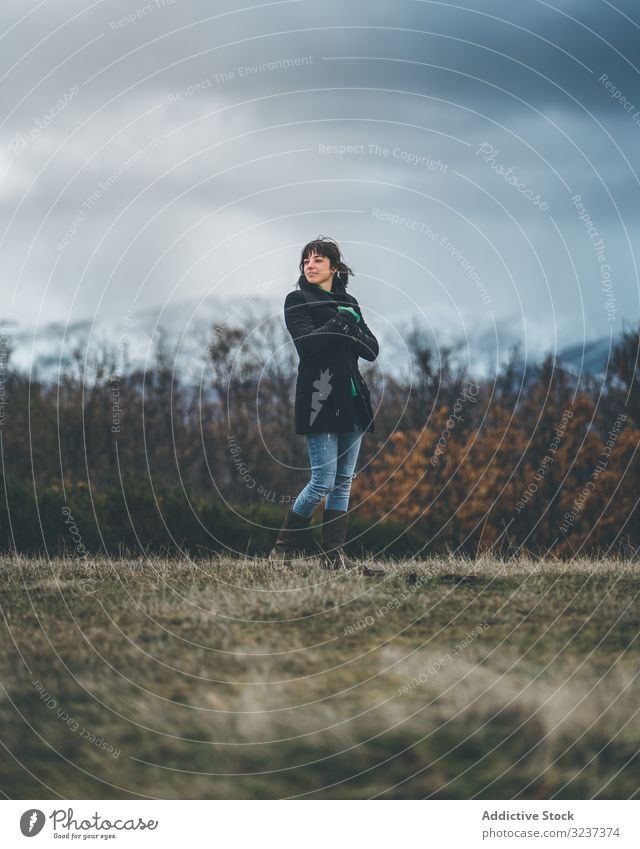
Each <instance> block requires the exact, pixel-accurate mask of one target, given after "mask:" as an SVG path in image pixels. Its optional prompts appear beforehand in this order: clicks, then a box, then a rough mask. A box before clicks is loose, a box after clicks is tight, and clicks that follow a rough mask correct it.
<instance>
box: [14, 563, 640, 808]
mask: <svg viewBox="0 0 640 849" xmlns="http://www.w3.org/2000/svg"><path fill="white" fill-rule="evenodd" d="M386 570H387V572H386V575H385V577H384V578H375V579H371V578H365V577H362V576H360V575H354V574H335V573H329V572H325V571H323V570H322V569H320V568H319V567H318V566H317V564H314V563H307V564H305V563H304V562H302V561H300V562H299V563H296V564H292V565H290V566H284V567H283V566H281V567H273V566H271V565H268V564H267V563H266V561H264V560H250V559H246V560H232V559H228V558H227V559H225V558H219V559H213V560H211V559H210V560H203V561H199V562H193V563H192V562H178V561H169V560H166V559H164V560H163V559H153V558H151V559H147V560H122V561H108V560H101V559H85V560H73V559H67V560H57V561H53V562H47V561H45V560H36V559H27V558H15V557H13V558H11V557H5V558H4V559H2V560H0V581H1V587H2V609H3V613H4V620H3V625H2V629H3V632H2V638H1V642H0V644H1V645H2V647H3V650H2V655H1V660H0V675H1V677H2V683H3V688H4V690H3V691H2V698H1V699H0V729H1V731H0V734H1V739H2V742H3V744H4V746H5V747H6V750H7V751H6V752H5V755H4V756H3V757H2V759H1V764H2V765H1V767H0V789H1V790H2V792H3V793H4V794H5V796H7V797H9V798H79V799H83V798H285V797H305V798H370V797H382V798H423V797H426V798H473V797H476V798H491V799H496V798H501V799H511V798H522V799H524V798H529V799H530V798H552V797H553V798H593V797H598V798H630V797H631V796H632V795H633V794H634V793H635V792H636V791H637V776H638V767H639V754H638V751H639V741H640V717H639V716H638V698H637V693H638V683H637V675H638V650H637V636H638V630H639V625H640V616H639V604H638V591H639V590H640V565H639V564H638V562H637V561H635V562H633V561H623V560H617V561H616V560H604V561H593V560H587V559H584V560H575V561H572V562H564V563H562V562H555V561H552V560H548V561H534V560H520V561H516V562H513V561H506V560H505V561H500V560H490V559H479V560H477V561H465V560H463V559H460V558H459V557H457V558H454V557H450V558H447V557H440V558H435V559H431V560H424V561H420V562H416V561H406V562H397V563H387V564H386ZM8 753H9V754H8Z"/></svg>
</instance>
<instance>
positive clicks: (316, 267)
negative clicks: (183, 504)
mask: <svg viewBox="0 0 640 849" xmlns="http://www.w3.org/2000/svg"><path fill="white" fill-rule="evenodd" d="M300 272H301V274H300V278H299V280H298V283H297V288H296V289H295V290H294V291H293V292H289V294H288V295H287V297H286V298H285V302H284V316H285V323H286V325H287V329H288V331H289V333H290V334H291V337H292V339H293V342H294V344H295V346H296V350H297V352H298V356H299V357H300V363H299V365H298V378H297V381H296V400H295V432H296V433H297V434H305V435H306V437H307V443H308V450H309V461H310V464H311V480H310V481H309V483H308V484H307V485H306V486H305V488H304V489H303V490H302V492H301V493H300V494H299V495H298V497H297V498H296V500H295V502H294V504H293V506H292V507H291V508H290V509H289V511H288V513H287V516H286V519H285V522H284V525H283V527H282V530H281V531H280V533H279V534H278V538H277V540H276V542H275V545H274V547H273V550H272V551H271V553H270V555H269V560H271V561H276V560H278V561H282V560H289V559H291V558H292V557H294V556H295V555H296V554H297V553H301V552H304V550H305V548H306V546H307V544H308V541H309V534H310V527H309V525H310V522H311V516H312V514H313V511H314V510H315V508H316V507H317V505H318V504H319V503H320V501H322V499H323V498H324V499H325V506H324V511H323V516H322V550H323V561H324V565H325V566H327V567H328V568H338V569H339V568H347V567H351V566H353V565H354V564H352V563H351V562H350V561H349V560H348V559H347V558H346V556H345V554H344V551H343V549H342V546H343V543H344V540H345V537H346V532H347V525H348V521H349V514H348V507H349V495H350V492H351V481H352V478H353V470H354V468H355V465H356V461H357V459H358V453H359V451H360V443H361V441H362V436H363V434H364V433H365V432H369V433H373V430H374V427H373V418H374V417H373V411H372V409H371V402H370V396H369V389H368V387H367V385H366V383H365V381H364V379H363V377H362V375H361V374H360V372H359V370H358V357H363V358H364V359H366V360H369V362H373V361H374V360H375V359H376V357H377V356H378V341H377V339H376V337H375V336H374V335H373V333H372V332H371V330H370V329H369V328H368V327H367V324H366V323H365V320H364V318H363V316H362V310H361V309H360V306H359V304H358V302H357V300H356V299H355V298H354V297H353V296H351V295H348V294H347V291H346V289H347V285H348V278H349V275H351V274H353V272H352V270H351V269H350V268H349V266H348V265H346V264H345V263H344V261H343V260H342V256H341V253H340V248H339V247H338V245H337V244H336V243H335V242H334V241H332V240H331V239H325V238H324V237H322V236H319V237H318V239H316V240H314V241H312V242H309V243H308V244H307V245H305V246H304V248H303V250H302V256H301V259H300ZM365 572H366V573H370V570H367V569H365Z"/></svg>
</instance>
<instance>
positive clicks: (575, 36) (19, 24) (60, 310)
mask: <svg viewBox="0 0 640 849" xmlns="http://www.w3.org/2000/svg"><path fill="white" fill-rule="evenodd" d="M240 6H241V4H238V3H235V4H233V3H231V2H218V0H212V1H211V2H205V0H173V2H170V0H152V1H151V2H150V3H146V4H145V3H137V2H136V0H133V2H129V0H109V2H107V0H97V1H96V2H80V0H48V2H47V0H43V2H39V3H36V2H32V0H3V3H2V7H1V11H0V28H1V37H0V77H1V81H0V98H1V109H0V114H1V116H2V118H1V123H2V136H1V140H2V144H1V145H0V175H1V182H0V202H1V204H2V215H1V218H0V224H1V226H0V233H1V236H0V268H1V269H2V295H3V298H2V309H3V315H2V316H1V317H3V318H4V319H5V320H6V319H9V320H11V321H14V322H17V323H18V325H23V324H30V325H38V326H42V325H44V324H46V323H48V322H51V321H58V322H62V323H67V322H75V321H78V320H89V321H93V320H96V321H97V322H103V321H109V322H116V324H117V322H119V321H121V320H125V321H126V316H127V315H131V314H133V315H134V325H133V326H134V327H135V314H141V313H142V312H143V311H144V310H147V309H149V308H157V309H158V310H159V311H160V313H161V314H164V315H166V316H171V315H172V311H177V309H178V306H179V305H181V304H182V305H184V302H189V301H191V300H193V304H194V307H193V314H194V315H197V314H198V311H199V310H206V309H207V308H208V307H209V308H210V306H211V303H212V302H218V301H219V300H221V299H227V298H230V299H234V298H243V297H244V296H246V295H251V294H252V293H253V294H255V295H256V296H257V295H263V296H265V297H267V298H268V299H269V303H270V304H272V308H273V314H274V316H277V317H278V318H279V319H281V315H282V302H283V299H284V296H285V295H286V293H287V291H289V289H290V288H291V287H292V286H293V285H294V284H295V281H296V279H297V275H298V272H297V264H298V261H299V252H300V248H301V247H302V245H303V244H304V243H305V242H307V241H308V240H309V239H311V238H313V237H315V236H316V235H318V234H320V233H323V234H326V235H330V236H333V237H334V238H336V239H337V240H338V241H339V242H340V244H341V245H342V247H343V250H344V253H345V256H346V259H347V261H348V262H349V264H350V265H351V266H352V267H353V268H354V269H355V271H356V277H355V278H354V279H353V280H352V282H351V291H352V292H353V294H354V295H355V296H356V297H357V298H358V300H359V301H360V304H361V306H362V307H363V310H364V312H365V316H366V318H367V321H368V323H369V324H370V326H371V327H372V328H374V329H376V330H379V331H380V332H381V334H383V333H384V334H385V335H387V336H388V335H389V334H391V335H393V333H394V332H397V331H398V328H400V327H403V326H404V324H403V322H406V320H408V319H411V320H413V319H415V320H416V321H419V322H420V323H423V324H424V325H426V326H428V327H430V328H431V329H432V330H433V331H434V333H435V334H436V335H437V336H438V338H439V339H442V341H448V340H449V339H453V338H458V337H462V338H468V339H469V340H470V341H469V359H470V361H472V360H473V359H474V357H475V356H477V355H478V352H479V351H480V350H481V349H482V350H486V349H487V348H488V349H495V351H496V352H502V351H504V350H505V348H506V346H507V345H508V344H510V343H511V342H513V341H514V340H518V339H519V340H522V341H523V342H524V344H525V347H526V351H527V352H531V353H534V352H535V353H537V352H538V351H540V350H542V349H546V350H554V349H560V348H562V347H564V346H566V345H568V344H571V343H575V342H580V341H581V340H582V339H584V338H586V339H587V340H588V339H594V338H598V337H602V336H607V335H608V334H609V333H614V334H615V333H618V332H619V331H620V329H621V328H622V326H623V321H625V322H636V321H637V320H638V317H639V315H640V310H639V287H638V269H637V266H636V252H637V250H638V247H639V238H638V198H639V183H638V172H639V165H640V163H639V157H638V151H639V150H640V71H639V67H638V64H639V63H640V50H639V49H638V48H639V47H640V9H639V8H638V4H637V2H632V0H624V2H620V0H616V2H606V0H554V2H549V3H547V2H541V0H521V2H518V3H515V2H513V0H511V2H507V1H506V0H504V1H503V0H494V1H493V2H491V0H485V1H484V2H481V0H465V2H464V4H462V3H461V4H460V5H454V4H448V3H440V2H422V1H421V2H418V0H393V2H391V0H389V2H382V3H380V2H377V3H372V2H370V0H329V1H328V2H326V0H323V2H310V0H283V1H282V2H275V3H266V2H265V3H256V4H255V5H252V4H250V3H249V2H248V3H247V4H246V6H243V7H242V8H240ZM349 146H351V147H350V148H349ZM340 151H342V153H340ZM577 195H580V196H581V200H580V201H579V200H578V199H577V197H576V196H577ZM580 203H581V204H582V206H580ZM580 216H582V219H583V220H581V219H580ZM600 240H601V241H600ZM200 305H201V306H200ZM176 314H177V312H176ZM180 314H181V315H182V313H180ZM188 314H189V311H188V310H187V312H186V315H187V316H188ZM189 320H190V318H188V317H187V318H186V319H185V321H187V322H188V321H189Z"/></svg>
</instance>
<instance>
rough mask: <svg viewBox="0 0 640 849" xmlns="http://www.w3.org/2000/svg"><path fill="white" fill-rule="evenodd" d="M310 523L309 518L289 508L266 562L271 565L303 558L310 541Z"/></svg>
mask: <svg viewBox="0 0 640 849" xmlns="http://www.w3.org/2000/svg"><path fill="white" fill-rule="evenodd" d="M310 522H311V516H302V515H300V513H295V512H294V511H293V509H292V508H291V507H290V508H289V511H288V513H287V515H286V517H285V520H284V525H283V526H282V528H281V530H280V533H279V534H278V537H277V539H276V541H275V544H274V546H273V548H272V549H271V552H270V554H269V557H268V560H269V561H270V562H271V563H285V562H287V561H289V560H293V559H294V558H295V557H300V556H303V555H304V554H305V552H306V550H307V548H308V545H309V541H310V534H311V529H310V527H309V524H310Z"/></svg>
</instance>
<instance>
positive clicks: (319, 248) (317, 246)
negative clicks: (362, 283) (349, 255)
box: [300, 235, 353, 289]
mask: <svg viewBox="0 0 640 849" xmlns="http://www.w3.org/2000/svg"><path fill="white" fill-rule="evenodd" d="M312 254H319V255H320V256H325V257H326V258H327V259H328V260H329V262H330V263H331V267H332V268H335V269H336V276H337V277H338V278H339V280H340V282H341V283H342V285H343V286H344V287H345V289H346V287H347V285H348V282H349V275H350V274H353V271H352V270H351V269H350V268H349V266H348V265H347V264H346V262H344V260H343V259H342V253H341V251H340V247H339V245H338V243H337V242H336V241H335V239H331V238H330V237H328V236H322V235H321V236H318V238H317V239H314V240H313V241H312V242H307V244H306V245H305V246H304V248H303V249H302V254H301V256H300V274H304V261H305V259H307V257H310V256H311V255H312Z"/></svg>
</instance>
